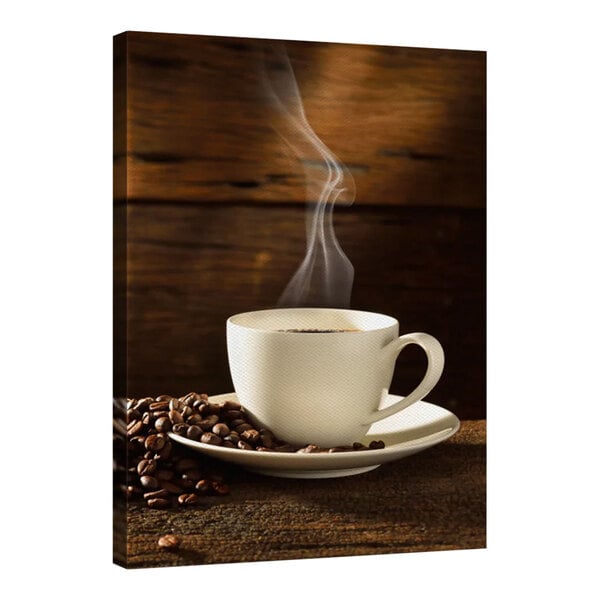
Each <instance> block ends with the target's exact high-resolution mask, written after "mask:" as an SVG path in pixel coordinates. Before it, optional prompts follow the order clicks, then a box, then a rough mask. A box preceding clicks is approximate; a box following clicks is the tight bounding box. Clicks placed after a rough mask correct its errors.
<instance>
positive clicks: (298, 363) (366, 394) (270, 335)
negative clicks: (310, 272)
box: [227, 308, 444, 448]
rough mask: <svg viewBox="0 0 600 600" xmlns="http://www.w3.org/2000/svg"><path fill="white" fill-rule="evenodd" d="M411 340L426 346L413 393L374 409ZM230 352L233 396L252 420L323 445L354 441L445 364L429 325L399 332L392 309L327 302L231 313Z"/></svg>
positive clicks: (420, 392) (412, 398) (419, 393)
mask: <svg viewBox="0 0 600 600" xmlns="http://www.w3.org/2000/svg"><path fill="white" fill-rule="evenodd" d="M289 330H327V331H330V330H335V332H333V333H314V332H311V333H306V332H305V333H301V332H298V331H289ZM339 330H349V331H339ZM409 344H417V345H418V346H420V347H421V348H423V350H424V351H425V354H426V355H427V372H426V373H425V376H424V378H423V380H422V381H421V383H420V384H419V385H418V386H417V387H416V388H415V390H413V391H412V392H411V393H410V394H408V395H407V396H406V397H404V398H403V399H401V400H399V401H398V402H396V403H394V404H392V405H391V406H388V407H386V408H384V409H381V410H379V405H380V402H381V401H382V400H383V399H384V398H385V397H386V396H387V394H388V391H389V386H390V383H391V381H392V376H393V374H394V366H395V363H396V358H397V357H398V354H400V352H401V351H402V349H403V348H404V347H405V346H407V345H409ZM227 352H228V356H229V367H230V370H231V377H232V379H233V385H234V388H235V391H236V394H237V397H238V400H239V402H240V403H241V404H242V405H243V406H244V407H245V409H246V411H247V412H248V414H249V416H250V417H251V418H252V420H253V421H255V422H257V423H258V424H259V425H260V426H262V427H265V428H268V429H270V430H271V431H273V433H274V434H275V435H276V436H277V437H278V438H280V439H282V440H285V441H286V442H289V443H290V444H294V445H299V446H303V445H306V444H316V445H318V446H321V447H324V448H328V447H334V446H342V445H348V444H352V443H353V442H355V441H359V440H360V439H361V438H362V437H363V436H364V435H365V434H366V433H367V431H368V429H369V427H370V425H371V424H372V423H374V422H375V421H379V420H380V419H383V418H385V417H389V416H390V415H393V414H394V413H396V412H398V411H400V410H402V409H404V408H406V407H408V406H410V405H411V404H414V403H415V402H417V401H418V400H421V399H422V398H424V397H425V396H426V395H427V394H428V393H429V392H430V391H431V390H432V389H433V387H434V386H435V385H436V383H437V382H438V380H439V378H440V376H441V374H442V370H443V368H444V351H443V350H442V347H441V345H440V343H439V342H438V341H437V340H436V339H435V338H434V337H432V336H430V335H428V334H427V333H409V334H406V335H402V336H400V337H398V321H397V320H396V319H394V318H393V317H388V316H386V315H380V314H376V313H370V312H363V311H357V310H342V309H330V308H289V309H287V308H286V309H273V310H261V311H255V312H247V313H242V314H238V315H234V316H232V317H230V318H229V319H228V320H227Z"/></svg>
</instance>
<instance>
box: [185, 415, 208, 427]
mask: <svg viewBox="0 0 600 600" xmlns="http://www.w3.org/2000/svg"><path fill="white" fill-rule="evenodd" d="M202 421H204V417H201V416H200V415H197V414H193V415H190V416H189V417H188V418H187V420H186V423H187V424H188V425H198V426H200V423H202Z"/></svg>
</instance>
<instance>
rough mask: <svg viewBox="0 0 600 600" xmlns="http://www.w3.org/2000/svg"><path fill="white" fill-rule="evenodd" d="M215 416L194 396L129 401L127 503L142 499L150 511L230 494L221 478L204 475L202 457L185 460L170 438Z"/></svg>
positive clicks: (205, 399)
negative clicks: (175, 431) (186, 425)
mask: <svg viewBox="0 0 600 600" xmlns="http://www.w3.org/2000/svg"><path fill="white" fill-rule="evenodd" d="M201 407H208V410H207V408H201ZM217 410H219V409H218V408H216V407H215V408H213V407H212V405H210V404H209V402H208V396H206V394H196V393H194V392H192V393H190V394H187V395H186V396H183V397H181V398H174V397H172V396H166V395H162V396H158V397H157V398H142V399H139V400H127V451H128V473H127V475H128V478H127V479H128V481H127V483H128V485H127V488H126V492H127V495H128V497H130V498H132V497H143V498H144V500H145V501H146V503H147V505H148V506H149V507H150V508H158V509H165V508H171V507H174V506H192V505H195V504H198V502H199V500H200V498H201V497H202V496H209V495H213V496H214V495H218V496H222V495H226V494H228V493H229V487H228V485H227V484H226V483H225V482H224V480H223V476H222V475H220V474H217V473H214V472H207V469H206V465H205V461H203V460H202V457H201V456H200V455H198V456H193V457H192V456H189V454H187V453H186V451H185V449H184V448H183V447H182V446H179V445H178V444H173V442H171V440H170V439H169V435H168V433H169V431H172V430H173V428H174V427H176V426H177V425H181V424H183V423H186V421H187V420H189V419H190V418H191V417H195V419H192V423H190V424H189V427H192V426H193V423H194V421H198V419H199V417H200V415H202V414H205V416H206V417H207V418H209V417H211V415H209V413H210V412H211V411H213V412H214V411H217ZM210 421H211V422H212V421H214V418H212V417H211V418H210Z"/></svg>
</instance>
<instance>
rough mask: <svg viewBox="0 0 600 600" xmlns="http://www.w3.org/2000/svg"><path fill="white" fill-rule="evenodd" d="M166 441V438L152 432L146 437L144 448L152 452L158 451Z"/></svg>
mask: <svg viewBox="0 0 600 600" xmlns="http://www.w3.org/2000/svg"><path fill="white" fill-rule="evenodd" d="M166 443H167V440H166V438H164V437H162V436H161V435H160V434H158V433H152V434H150V435H149V436H148V437H147V438H146V443H145V446H146V450H150V451H152V452H158V451H159V450H162V449H163V448H164V447H165V444H166Z"/></svg>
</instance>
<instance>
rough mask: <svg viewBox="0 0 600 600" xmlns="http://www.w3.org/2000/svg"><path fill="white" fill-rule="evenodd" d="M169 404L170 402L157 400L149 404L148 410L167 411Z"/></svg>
mask: <svg viewBox="0 0 600 600" xmlns="http://www.w3.org/2000/svg"><path fill="white" fill-rule="evenodd" d="M161 397H162V396H159V398H161ZM169 402H170V400H167V399H165V400H159V399H158V398H157V399H156V400H155V401H154V402H151V403H150V407H149V408H150V410H151V411H153V412H154V411H164V410H168V409H169Z"/></svg>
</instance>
